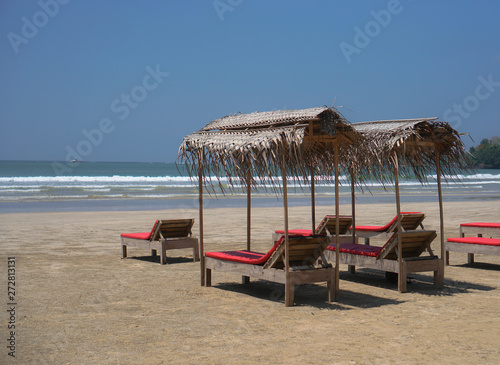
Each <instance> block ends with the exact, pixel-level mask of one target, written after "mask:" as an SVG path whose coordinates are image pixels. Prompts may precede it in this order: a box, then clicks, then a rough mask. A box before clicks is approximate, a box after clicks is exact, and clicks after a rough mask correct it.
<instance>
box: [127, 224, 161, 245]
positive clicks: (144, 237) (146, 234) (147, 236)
mask: <svg viewBox="0 0 500 365" xmlns="http://www.w3.org/2000/svg"><path fill="white" fill-rule="evenodd" d="M157 224H158V220H156V222H155V224H153V228H152V229H151V232H141V233H122V234H121V235H120V236H121V237H125V238H134V239H136V240H149V239H151V236H152V235H153V233H154V232H155V228H156V225H157Z"/></svg>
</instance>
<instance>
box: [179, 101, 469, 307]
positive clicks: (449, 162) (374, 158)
mask: <svg viewBox="0 0 500 365" xmlns="http://www.w3.org/2000/svg"><path fill="white" fill-rule="evenodd" d="M465 153H466V151H465V149H464V147H463V144H462V142H461V140H460V136H459V134H458V133H457V132H456V131H455V130H454V129H453V128H451V127H450V126H449V124H448V123H446V122H438V121H436V118H421V119H408V120H391V121H375V122H364V123H356V124H350V123H349V122H348V121H347V120H346V119H345V118H344V117H343V116H342V115H341V114H340V113H339V112H338V111H337V110H335V109H334V108H327V107H323V108H310V109H301V110H278V111H272V112H264V113H251V114H243V115H241V114H238V115H229V116H226V117H224V118H221V119H217V120H214V121H213V122H210V123H209V124H207V125H206V126H205V127H203V128H202V129H200V130H199V131H198V132H195V133H193V134H190V135H188V136H186V137H185V138H184V140H183V142H182V144H181V145H180V147H179V158H178V161H180V162H184V163H186V165H187V168H188V172H189V174H190V176H191V177H195V176H196V177H197V178H198V181H199V192H200V198H199V201H200V241H199V242H200V252H201V254H202V256H203V252H204V251H203V193H202V191H203V188H204V187H205V184H204V182H205V181H206V180H210V179H212V177H215V178H216V179H217V180H218V182H219V184H220V185H221V186H222V183H221V179H222V178H227V179H228V182H229V186H230V187H231V186H232V185H233V184H235V181H234V180H232V179H236V180H237V181H238V182H239V183H243V184H242V185H245V186H247V250H250V221H251V219H250V215H251V214H250V210H251V209H250V206H251V198H250V191H251V186H252V185H254V184H255V179H260V180H264V181H265V182H268V183H271V184H272V185H273V187H282V189H281V191H282V192H283V201H284V223H285V230H284V231H285V237H286V239H285V241H286V249H285V252H286V254H285V257H288V203H287V188H286V186H287V182H286V180H287V177H293V178H297V179H299V181H301V180H302V181H310V183H311V188H312V189H311V192H312V202H313V209H312V211H313V213H312V221H313V225H312V226H313V230H314V219H315V213H314V176H315V175H318V174H321V175H322V177H326V178H331V177H332V176H334V177H335V214H336V216H337V222H336V225H337V229H336V231H337V235H336V236H337V237H336V246H337V247H336V250H337V252H338V250H339V246H338V245H339V233H338V231H339V229H338V227H339V192H338V183H339V180H338V177H339V168H343V169H344V170H345V171H346V172H348V173H349V174H350V176H351V183H352V198H353V204H352V209H353V211H352V215H353V226H354V224H355V221H354V216H355V209H354V182H355V180H362V179H363V178H366V177H371V178H373V177H374V174H377V175H376V177H378V178H379V179H380V180H381V181H382V182H387V181H392V180H394V182H395V187H396V208H397V209H396V210H397V216H398V232H399V233H401V230H402V228H401V214H400V212H401V209H400V198H399V185H398V176H399V174H400V173H402V174H403V175H414V176H416V177H417V178H418V179H419V180H420V181H426V180H427V176H428V174H430V173H431V172H433V171H434V168H436V170H435V171H436V176H437V183H438V195H439V205H440V226H441V259H440V265H442V266H443V269H442V272H443V273H444V260H443V255H444V229H443V207H442V193H441V174H442V172H444V173H445V174H450V175H451V174H454V173H455V172H456V171H457V170H459V169H460V168H464V167H467V160H466V158H465ZM431 169H432V170H431ZM276 176H281V181H280V180H279V179H274V177H276ZM352 234H353V238H354V235H355V231H354V230H353V232H352ZM399 236H400V237H401V234H400V235H399ZM398 251H399V252H401V251H402V250H401V238H400V239H399V243H398ZM398 260H399V261H401V260H402V256H401V254H398ZM201 266H202V273H201V281H202V285H205V284H204V283H205V282H204V260H203V257H202V259H201ZM288 270H289V263H288V259H286V260H285V271H286V272H287V273H288ZM338 270H339V258H338V255H337V256H336V263H335V282H336V285H335V287H336V289H335V291H336V293H335V297H336V298H338V280H339V275H338ZM287 275H288V274H287ZM402 277H403V276H402V275H399V280H400V285H398V287H401V288H402V287H403V286H402V285H401V280H403V279H402ZM404 277H406V275H405V276H404ZM287 280H288V279H287ZM404 280H405V279H404ZM287 282H288V281H287ZM289 290H291V289H290V286H288V287H287V286H285V292H289ZM285 297H286V298H289V296H288V295H285ZM287 300H288V299H286V300H285V304H286V305H289V304H290V303H289V302H287ZM292 304H293V303H292Z"/></svg>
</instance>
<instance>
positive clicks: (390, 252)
mask: <svg viewBox="0 0 500 365" xmlns="http://www.w3.org/2000/svg"><path fill="white" fill-rule="evenodd" d="M434 238H436V231H424V230H412V231H404V232H402V262H401V264H400V263H399V262H398V255H397V247H398V233H397V232H395V233H393V234H392V236H391V237H390V238H389V240H388V241H387V243H386V244H385V245H384V246H382V247H377V246H369V245H363V244H357V243H350V244H349V243H344V244H341V245H340V249H339V251H340V256H339V261H340V263H341V264H347V265H350V266H353V267H355V266H361V267H367V268H371V269H378V270H383V271H386V272H391V273H397V274H399V275H398V290H399V291H400V292H402V293H404V292H406V275H407V274H408V273H411V272H423V271H433V272H434V286H435V287H437V288H440V287H442V285H443V282H444V273H443V271H442V265H441V259H439V258H438V256H435V255H434V253H433V252H432V250H431V247H430V244H431V242H432V241H433V240H434ZM424 251H427V252H428V253H429V255H426V256H420V255H421V254H422V253H423V252H424ZM325 256H326V258H327V259H329V260H334V259H335V246H334V245H330V246H328V248H327V250H326V251H325Z"/></svg>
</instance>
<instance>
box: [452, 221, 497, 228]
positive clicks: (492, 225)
mask: <svg viewBox="0 0 500 365" xmlns="http://www.w3.org/2000/svg"><path fill="white" fill-rule="evenodd" d="M460 226H462V227H484V228H500V223H486V222H474V223H462V224H460Z"/></svg>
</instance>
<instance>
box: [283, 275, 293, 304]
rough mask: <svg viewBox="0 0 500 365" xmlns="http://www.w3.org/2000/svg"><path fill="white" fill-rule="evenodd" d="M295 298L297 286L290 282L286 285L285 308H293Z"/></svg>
mask: <svg viewBox="0 0 500 365" xmlns="http://www.w3.org/2000/svg"><path fill="white" fill-rule="evenodd" d="M294 296H295V285H293V281H291V280H290V281H289V282H287V283H286V284H285V307H293V304H294Z"/></svg>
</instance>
